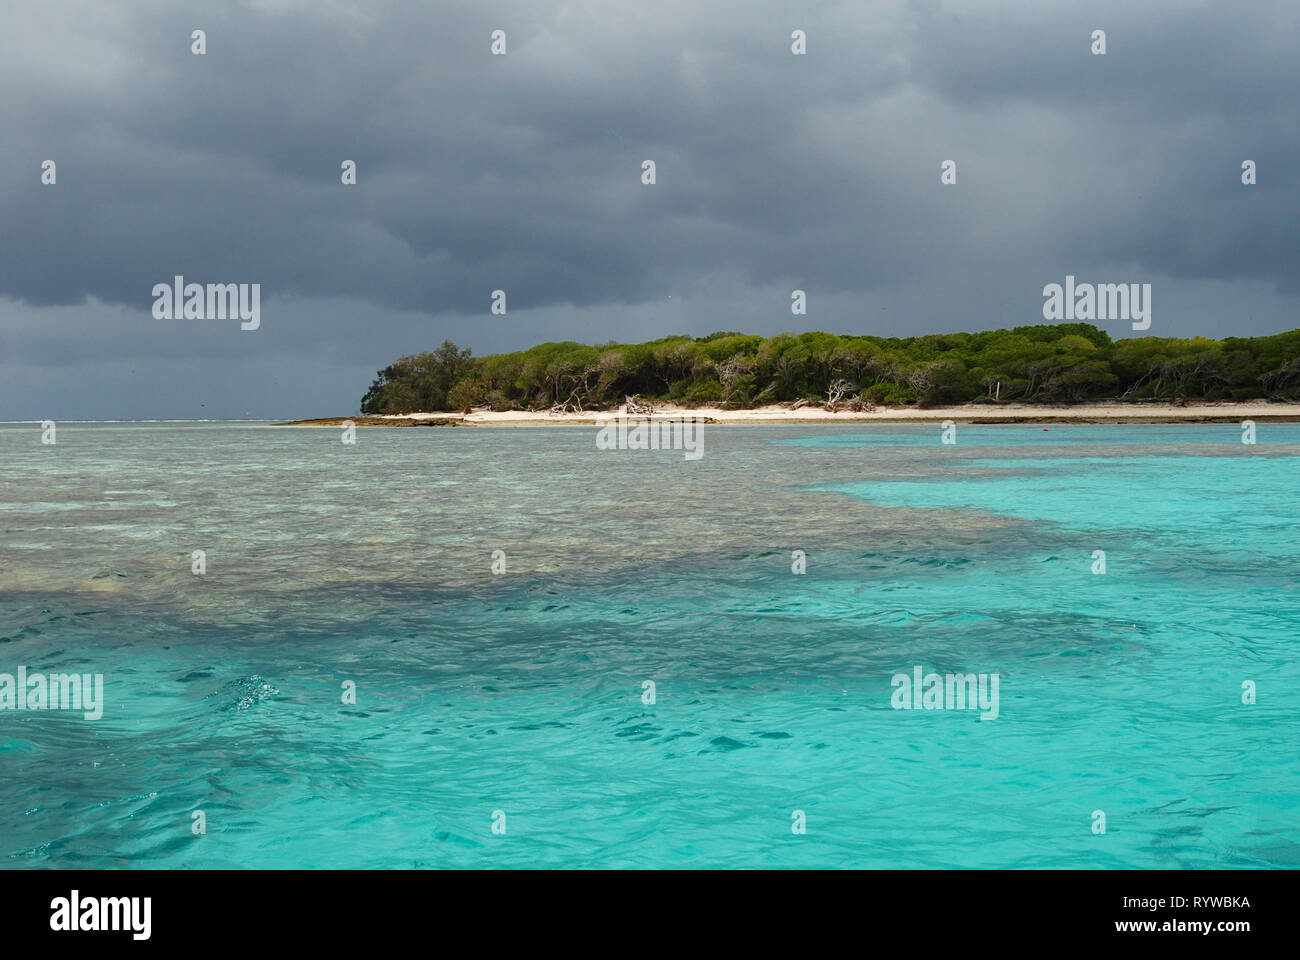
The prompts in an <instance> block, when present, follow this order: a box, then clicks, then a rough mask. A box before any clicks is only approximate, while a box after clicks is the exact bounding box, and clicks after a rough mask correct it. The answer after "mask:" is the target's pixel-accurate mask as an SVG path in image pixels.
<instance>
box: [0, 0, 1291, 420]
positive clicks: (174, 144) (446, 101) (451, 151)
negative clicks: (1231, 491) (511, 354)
mask: <svg viewBox="0 0 1300 960" xmlns="http://www.w3.org/2000/svg"><path fill="white" fill-rule="evenodd" d="M195 29H203V30H204V31H206V44H207V52H206V54H204V55H202V56H197V55H194V54H193V53H192V52H191V44H192V40H191V33H192V31H193V30H195ZM497 29H500V30H504V31H505V34H506V50H507V52H506V54H505V55H504V56H493V55H492V53H491V50H490V46H491V33H492V31H493V30H497ZM795 29H802V30H804V31H806V34H807V54H806V55H804V56H795V55H793V54H792V53H791V42H792V41H791V32H792V31H793V30H795ZM1096 29H1103V30H1105V31H1106V47H1107V52H1106V54H1105V55H1104V56H1097V55H1094V54H1093V53H1092V52H1091V46H1092V38H1091V34H1092V31H1093V30H1096ZM1298 101H1300V4H1297V3H1295V2H1294V0H1258V2H1256V0H1236V2H1231V3H1228V2H1214V3H1195V2H1163V0H1142V2H1140V3H1138V2H1135V0H1118V2H1086V3H1084V2H1077V3H1054V2H1048V0H1016V2H1001V0H978V2H977V0H963V2H934V0H932V2H915V3H902V2H866V0H859V2H852V3H816V2H805V3H791V2H786V3H781V2H775V0H772V2H769V0H748V2H736V3H731V2H719V0H683V2H677V0H645V2H641V3H629V2H621V0H606V2H591V3H583V2H553V0H515V2H474V3H458V4H452V3H448V2H420V3H417V2H384V0H360V2H357V3H353V2H345V0H323V2H307V0H245V2H242V3H240V2H232V0H222V2H213V3H207V2H187V3H185V4H178V3H175V2H174V0H166V2H161V0H159V2H155V0H119V2H113V3H105V2H102V0H94V2H89V0H86V2H81V0H77V2H61V0H43V2H26V3H11V4H7V5H6V7H5V9H4V11H3V12H2V13H0V132H2V134H3V135H2V136H0V420H15V419H42V418H47V417H48V418H52V419H56V420H57V419H75V418H118V417H138V418H150V417H289V416H325V415H340V414H346V413H350V412H354V411H355V410H356V409H357V406H358V402H359V400H360V397H361V395H362V394H363V393H364V392H365V390H366V388H367V387H368V386H369V384H370V381H371V379H372V378H373V376H374V373H375V371H376V370H377V369H378V368H379V367H382V366H385V365H387V364H388V363H389V362H391V361H392V360H393V359H395V358H396V357H397V356H399V355H401V354H404V353H412V352H416V351H419V350H425V349H431V348H433V347H435V346H436V345H437V344H439V343H440V342H441V341H442V340H443V339H444V338H451V339H452V340H455V341H456V342H457V343H459V344H461V345H463V346H468V347H471V348H472V349H473V350H474V352H475V353H478V354H481V353H488V352H494V351H499V350H506V349H517V348H522V347H526V346H530V345H532V344H534V343H538V342H542V341H545V340H561V339H575V340H582V341H587V342H604V341H607V340H631V341H641V340H647V339H652V338H656V337H660V336H665V335H668V334H672V333H690V334H694V335H703V334H706V333H709V332H712V331H715V330H742V331H746V332H755V333H764V334H771V333H776V332H779V331H782V330H805V329H821V330H830V331H834V332H841V333H870V334H878V335H913V334H922V333H931V332H940V331H954V330H981V329H990V328H996V327H1003V326H1005V327H1010V326H1016V325H1020V324H1032V323H1041V322H1043V320H1042V307H1043V293H1042V290H1043V287H1044V285H1045V284H1048V283H1054V282H1055V283H1063V282H1064V279H1065V276H1066V275H1067V274H1073V275H1074V276H1076V277H1077V278H1078V280H1079V281H1080V282H1085V281H1090V282H1104V283H1120V282H1143V283H1151V284H1152V308H1153V310H1152V325H1151V329H1150V331H1149V333H1150V334H1152V335H1160V336H1192V335H1198V334H1200V335H1206V336H1226V335H1250V334H1259V333H1273V332H1278V331H1281V330H1289V329H1293V328H1295V327H1300V312H1298V311H1297V305H1298V304H1300V296H1298V294H1300V270H1298V269H1297V252H1298V250H1300V243H1298V242H1297V236H1298V233H1300V230H1298V228H1297V214H1300V180H1298V178H1297V165H1298V164H1300V134H1298V131H1297V114H1298V109H1297V107H1298ZM1248 159H1249V160H1254V161H1255V162H1256V164H1257V170H1258V173H1257V176H1258V184H1256V185H1255V186H1244V185H1243V184H1242V183H1241V163H1242V161H1243V160H1248ZM45 160H53V161H55V163H56V165H57V166H56V175H57V182H56V183H55V184H54V185H45V184H42V182H41V174H42V166H41V165H42V162H43V161H45ZM345 160H353V161H355V162H356V165H357V184H356V185H355V186H345V185H343V184H342V183H341V182H340V173H341V169H340V165H341V164H342V162H343V161H345ZM644 160H653V161H655V164H656V167H657V169H656V175H657V183H655V184H654V185H653V186H647V185H643V184H642V182H641V172H642V166H641V165H642V161H644ZM945 160H953V161H955V162H956V164H957V183H956V184H955V185H944V184H942V183H941V182H940V164H941V163H942V162H943V161H945ZM176 274H182V275H183V276H184V277H185V278H186V281H187V282H198V283H260V284H261V290H262V303H261V328H260V329H259V330H256V331H241V330H240V329H239V323H238V322H237V321H229V320H215V319H202V320H183V319H179V320H178V319H172V320H159V319H155V318H154V316H153V312H152V308H153V301H154V298H153V295H152V288H153V286H154V284H157V283H170V282H171V280H172V277H173V276H174V275H176ZM795 288H800V289H803V290H806V291H807V295H808V315H807V316H806V317H796V316H792V315H791V312H790V292H791V290H793V289H795ZM494 289H504V290H505V291H506V294H507V307H508V312H507V314H506V315H505V316H493V315H492V314H491V313H490V312H489V308H490V301H491V293H492V291H493V290H494ZM1098 325H1099V326H1102V327H1103V328H1105V329H1107V330H1108V331H1109V332H1110V333H1111V334H1112V335H1113V336H1123V335H1132V331H1131V329H1130V325H1129V323H1127V322H1124V321H1114V322H1099V323H1098Z"/></svg>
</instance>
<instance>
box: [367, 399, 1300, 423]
mask: <svg viewBox="0 0 1300 960" xmlns="http://www.w3.org/2000/svg"><path fill="white" fill-rule="evenodd" d="M616 415H617V414H616V413H615V412H608V413H603V412H585V413H563V414H556V413H546V412H535V411H527V410H509V411H504V412H495V411H491V410H475V411H474V412H473V413H468V414H463V413H458V412H457V413H453V412H430V413H411V414H405V415H382V416H379V417H376V418H374V419H383V420H432V419H446V420H458V421H461V422H463V423H466V424H482V425H485V426H543V425H548V424H553V425H566V424H572V425H585V424H591V423H593V422H595V421H596V420H597V419H598V418H603V417H611V416H616ZM634 416H637V415H634ZM639 416H640V418H644V414H642V415H639ZM652 416H653V418H654V419H673V420H676V419H679V418H681V417H706V418H708V419H710V420H716V421H718V422H719V423H732V424H746V423H749V424H755V423H907V422H911V421H931V420H933V421H942V420H954V421H957V422H963V423H979V422H984V423H997V422H1003V423H1005V422H1008V421H1017V420H1019V421H1033V422H1043V421H1049V422H1050V421H1056V422H1071V421H1073V422H1081V423H1086V422H1103V423H1104V422H1107V421H1114V422H1137V421H1149V422H1192V421H1202V420H1221V421H1240V420H1252V419H1259V420H1270V419H1271V420H1277V419H1285V420H1295V421H1300V404H1295V403H1269V402H1267V401H1250V402H1245V403H1214V404H1189V405H1187V406H1176V405H1175V404H1172V403H1086V404H1073V405H1070V406H1046V405H1041V404H1015V403H1008V404H1000V405H993V404H970V405H963V406H954V407H928V408H925V409H921V408H917V407H879V408H877V409H876V410H874V411H872V412H870V413H867V412H861V411H858V412H851V411H838V412H831V411H829V410H823V409H821V408H820V407H801V408H799V409H798V410H792V409H790V408H789V407H786V406H781V405H772V406H766V407H758V408H756V409H753V410H722V409H720V408H718V407H694V408H686V407H678V406H673V405H671V404H668V405H664V406H662V407H656V408H655V412H654V414H653V415H652Z"/></svg>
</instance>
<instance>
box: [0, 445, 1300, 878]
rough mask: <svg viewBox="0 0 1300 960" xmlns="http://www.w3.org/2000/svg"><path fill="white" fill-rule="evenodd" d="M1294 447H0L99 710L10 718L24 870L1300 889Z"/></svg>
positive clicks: (3, 574)
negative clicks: (1099, 871)
mask: <svg viewBox="0 0 1300 960" xmlns="http://www.w3.org/2000/svg"><path fill="white" fill-rule="evenodd" d="M1258 430H1259V442H1258V444H1256V445H1254V446H1247V445H1243V444H1242V443H1241V430H1240V428H1239V427H1237V426H1235V425H1232V424H1226V425H1187V426H1139V425H1134V426H1121V425H1103V426H1051V427H1050V428H1049V429H1048V430H1046V431H1044V430H1043V429H1042V427H1041V426H1020V425H1008V426H987V427H972V426H961V427H959V428H958V433H957V443H956V444H954V445H943V444H941V443H940V442H939V440H940V436H939V428H938V426H937V425H929V424H918V425H906V426H902V425H900V426H884V425H853V426H844V425H838V426H792V425H787V426H717V427H706V428H705V431H706V432H705V435H704V451H705V452H704V456H703V458H702V459H700V460H698V461H687V460H685V459H684V457H683V456H682V454H681V452H680V451H678V452H673V451H600V450H597V449H596V446H595V442H594V439H595V429H594V428H590V427H562V428H559V427H552V428H531V429H530V428H473V429H459V428H457V429H437V428H434V429H409V428H408V429H369V428H363V429H360V430H358V432H357V442H356V444H355V445H354V446H348V445H344V444H342V443H340V442H339V438H340V432H339V430H337V429H334V428H283V427H274V426H271V425H268V424H255V423H202V424H195V423H166V424H140V423H121V424H76V423H67V424H60V425H59V428H58V434H57V443H56V444H54V445H52V446H50V445H42V444H41V442H40V433H41V431H40V428H39V427H38V426H36V425H32V424H9V425H0V672H7V673H11V674H13V673H15V672H16V670H17V668H18V667H19V666H26V667H27V668H28V670H29V671H31V672H37V671H45V672H73V671H75V672H84V673H98V674H102V675H103V678H104V708H103V716H102V717H101V718H99V719H97V720H87V719H85V718H84V717H83V716H82V714H81V713H79V712H72V711H62V710H57V711H56V710H45V711H39V710H22V711H16V710H4V711H0V863H3V865H4V866H6V867H9V868H23V867H135V868H187V867H219V868H227V867H231V868H240V867H249V868H276V867H341V868H352V867H361V868H378V867H428V868H444V867H832V868H835V867H898V868H918V867H989V868H1018V867H1047V868H1055V867H1084V868H1118V867H1137V868H1143V867H1161V868H1170V867H1173V868H1178V867H1186V868H1207V867H1227V868H1268V867H1274V868H1277V867H1283V868H1285V867H1290V868H1294V867H1298V866H1300V810H1298V804H1297V796H1298V794H1300V750H1297V743H1298V741H1297V719H1298V718H1300V710H1298V708H1300V656H1297V653H1298V652H1300V651H1298V649H1297V634H1298V633H1300V598H1298V597H1297V589H1296V582H1297V574H1300V536H1297V530H1296V523H1295V516H1296V504H1297V501H1298V499H1300V498H1298V496H1297V495H1298V494H1300V425H1292V424H1272V423H1261V424H1260V425H1259V427H1258ZM195 550H203V551H204V552H205V555H206V572H205V573H203V574H202V575H196V574H195V573H193V572H192V569H191V563H192V560H191V557H192V552H193V551H195ZM1097 550H1102V551H1104V552H1105V561H1106V570H1105V573H1104V574H1100V573H1094V572H1093V570H1094V565H1095V561H1094V551H1097ZM494 551H503V553H504V557H505V572H504V573H501V574H494V573H493V569H492V567H493V552H494ZM794 551H803V552H804V556H805V558H806V572H804V573H802V574H796V573H794V572H792V563H793V552H794ZM497 556H498V558H499V557H500V554H498V555H497ZM917 666H920V667H922V669H923V670H924V671H925V672H926V673H929V672H932V671H933V672H936V673H940V674H946V673H958V672H962V673H965V672H969V673H979V674H987V675H990V676H991V675H994V674H996V676H997V678H998V681H999V686H998V691H999V700H998V709H997V716H996V718H994V717H993V716H992V714H991V712H989V711H981V710H979V709H935V710H921V709H918V710H896V709H893V707H892V706H891V698H892V696H893V694H894V692H895V688H894V686H893V684H892V682H891V681H892V678H893V677H894V676H895V675H896V674H905V675H909V676H910V675H911V674H912V672H913V670H914V668H915V667H917ZM646 681H652V682H653V684H654V694H655V695H654V702H653V703H647V702H644V700H643V695H645V691H646V687H645V683H646ZM348 683H351V684H355V691H356V702H355V704H352V703H344V702H343V693H344V689H345V686H344V685H345V684H348ZM1246 683H1248V684H1253V685H1254V690H1255V699H1256V702H1254V703H1243V684H1246ZM647 699H648V697H647ZM195 811H202V812H203V816H204V821H205V825H206V832H205V833H202V834H196V833H195V832H194V827H195V823H196V821H195V820H194V813H195ZM796 811H801V812H802V816H803V823H804V827H805V831H806V832H804V833H802V834H800V833H796V832H795V831H794V829H792V826H793V825H795V823H796V818H797V815H796V813H795V812H796ZM1095 811H1101V812H1104V814H1105V828H1106V829H1105V832H1104V833H1096V832H1094V824H1096V823H1098V822H1099V819H1098V818H1097V816H1096V814H1095ZM494 824H495V825H496V826H497V829H498V830H500V829H501V826H502V825H504V832H503V833H502V832H494V829H493V827H494Z"/></svg>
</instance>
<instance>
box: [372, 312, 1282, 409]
mask: <svg viewBox="0 0 1300 960" xmlns="http://www.w3.org/2000/svg"><path fill="white" fill-rule="evenodd" d="M836 390H839V391H840V394H841V395H842V396H857V397H860V398H861V400H863V401H865V402H870V403H877V404H881V403H883V404H913V403H915V404H922V405H933V404H947V403H965V402H969V401H992V400H994V399H995V398H996V399H998V400H1000V401H1004V402H1005V401H1018V402H1030V403H1034V402H1041V403H1074V402H1081V401H1085V400H1102V399H1122V400H1180V399H1187V400H1245V399H1255V398H1265V397H1268V398H1274V399H1279V400H1294V399H1297V398H1300V330H1293V331H1291V332H1289V333H1279V334H1276V335H1274V336H1269V337H1250V338H1240V337H1230V338H1228V339H1225V340H1208V339H1206V338H1204V337H1194V338H1192V339H1190V340H1180V339H1172V338H1165V337H1141V338H1134V339H1126V340H1119V341H1112V340H1111V338H1110V337H1109V336H1107V334H1106V333H1105V331H1102V330H1099V329H1097V328H1096V327H1094V326H1092V325H1091V324H1087V323H1060V324H1051V325H1041V326H1033V327H1016V328H1015V329H1013V330H989V331H985V332H983V333H947V334H928V335H926V336H922V337H906V338H902V339H899V338H884V337H869V336H841V335H837V334H833V333H822V332H820V331H811V332H808V333H802V334H793V333H781V334H777V335H776V336H774V337H760V336H751V335H747V334H743V333H734V332H727V331H720V332H718V333H713V334H710V335H709V336H707V337H698V338H692V337H687V336H676V337H665V338H663V339H662V340H655V341H652V342H650V343H634V344H623V343H606V344H602V345H600V346H589V345H587V344H582V343H573V342H570V341H566V342H563V343H543V344H539V345H537V346H535V347H531V348H529V349H528V350H522V351H519V352H517V353H501V354H493V355H491V356H486V357H472V356H470V352H469V351H468V350H462V349H460V348H459V347H457V346H456V345H455V344H454V343H452V342H451V341H450V340H448V341H445V342H444V343H443V345H442V346H441V347H439V348H438V349H437V350H435V351H433V352H432V353H420V354H416V355H414V356H409V357H402V358H400V359H399V360H397V361H395V362H394V363H393V364H392V365H391V366H389V367H386V368H385V369H383V370H381V371H379V375H378V377H377V378H376V380H375V382H374V383H373V384H372V385H371V387H370V390H369V391H368V392H367V393H366V395H365V397H364V398H363V399H362V401H361V412H362V413H369V414H378V413H411V412H415V411H435V410H447V409H463V408H465V407H471V406H488V407H491V408H492V409H495V410H512V409H548V408H551V407H555V406H560V407H562V408H564V409H572V410H593V409H609V408H611V407H613V406H616V405H617V404H619V403H621V402H622V401H623V400H624V398H625V397H627V396H631V395H639V396H641V397H644V398H647V399H655V400H660V401H672V402H676V403H680V404H682V405H684V406H703V405H721V406H726V407H733V408H735V407H750V406H759V405H762V404H765V403H781V402H791V401H797V400H807V401H809V402H826V401H827V399H828V396H831V395H833V394H834V393H835V391H836Z"/></svg>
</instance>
